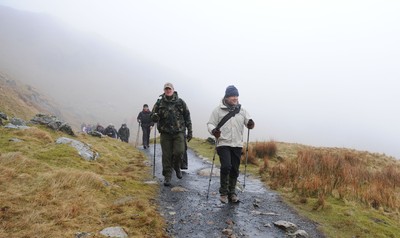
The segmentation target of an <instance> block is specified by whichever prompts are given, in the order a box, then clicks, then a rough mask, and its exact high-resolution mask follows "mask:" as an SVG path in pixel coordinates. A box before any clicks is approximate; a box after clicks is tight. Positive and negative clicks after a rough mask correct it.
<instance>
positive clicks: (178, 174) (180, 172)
mask: <svg viewBox="0 0 400 238" xmlns="http://www.w3.org/2000/svg"><path fill="white" fill-rule="evenodd" d="M175 172H176V177H177V178H178V179H181V178H182V171H181V170H180V169H177V170H175Z"/></svg>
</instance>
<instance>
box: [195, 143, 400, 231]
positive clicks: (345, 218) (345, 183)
mask: <svg viewBox="0 0 400 238" xmlns="http://www.w3.org/2000/svg"><path fill="white" fill-rule="evenodd" d="M189 145H190V144H189ZM202 145H203V144H202V143H196V146H202ZM190 146H192V145H190ZM245 146H246V145H244V150H245ZM208 148H209V147H208V146H204V147H203V148H202V149H199V148H194V149H195V150H196V151H197V152H198V153H202V151H203V150H207V149H208ZM208 154H210V151H209V152H208ZM208 158H210V157H208ZM248 159H249V162H250V161H256V162H255V163H254V162H251V163H249V168H248V171H250V172H251V173H253V174H255V175H260V176H261V178H262V180H263V181H264V182H265V183H266V185H268V186H270V187H271V188H272V189H275V190H277V191H278V192H279V193H280V194H281V195H282V196H283V198H284V199H285V200H286V201H287V202H288V203H289V204H291V205H292V206H293V207H294V208H296V209H297V210H298V211H299V212H300V213H301V214H303V215H305V216H307V217H309V218H311V219H312V220H314V221H316V222H318V223H319V224H320V225H321V229H322V230H323V232H324V233H325V234H326V235H327V237H397V236H398V234H400V203H399V201H400V189H399V186H400V185H399V184H400V161H397V160H395V159H394V158H393V157H389V156H386V155H384V154H378V153H369V152H367V151H356V150H352V149H346V148H325V147H312V146H306V145H301V144H292V143H284V142H275V141H269V142H255V143H250V146H249V158H248ZM242 160H243V158H242ZM242 162H243V161H242ZM242 166H243V163H242Z"/></svg>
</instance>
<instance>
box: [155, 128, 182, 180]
mask: <svg viewBox="0 0 400 238" xmlns="http://www.w3.org/2000/svg"><path fill="white" fill-rule="evenodd" d="M160 144H161V151H162V167H163V171H162V174H163V176H164V177H166V178H171V175H172V170H173V169H175V170H180V168H181V158H182V155H183V153H184V152H185V135H184V133H183V132H180V133H176V134H167V133H161V135H160Z"/></svg>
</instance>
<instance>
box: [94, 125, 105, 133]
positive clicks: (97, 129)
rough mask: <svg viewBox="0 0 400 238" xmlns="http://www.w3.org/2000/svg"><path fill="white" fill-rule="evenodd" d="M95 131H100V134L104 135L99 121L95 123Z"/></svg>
mask: <svg viewBox="0 0 400 238" xmlns="http://www.w3.org/2000/svg"><path fill="white" fill-rule="evenodd" d="M95 131H97V132H100V133H101V134H103V135H104V127H103V126H102V125H100V124H99V123H97V126H96V129H95Z"/></svg>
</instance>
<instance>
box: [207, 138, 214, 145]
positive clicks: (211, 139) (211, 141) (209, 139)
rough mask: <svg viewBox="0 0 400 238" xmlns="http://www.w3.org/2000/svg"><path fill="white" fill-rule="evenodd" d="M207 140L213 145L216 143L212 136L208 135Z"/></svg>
mask: <svg viewBox="0 0 400 238" xmlns="http://www.w3.org/2000/svg"><path fill="white" fill-rule="evenodd" d="M206 141H207V142H208V143H209V144H211V145H215V139H214V138H212V137H208V138H207V140H206Z"/></svg>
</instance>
